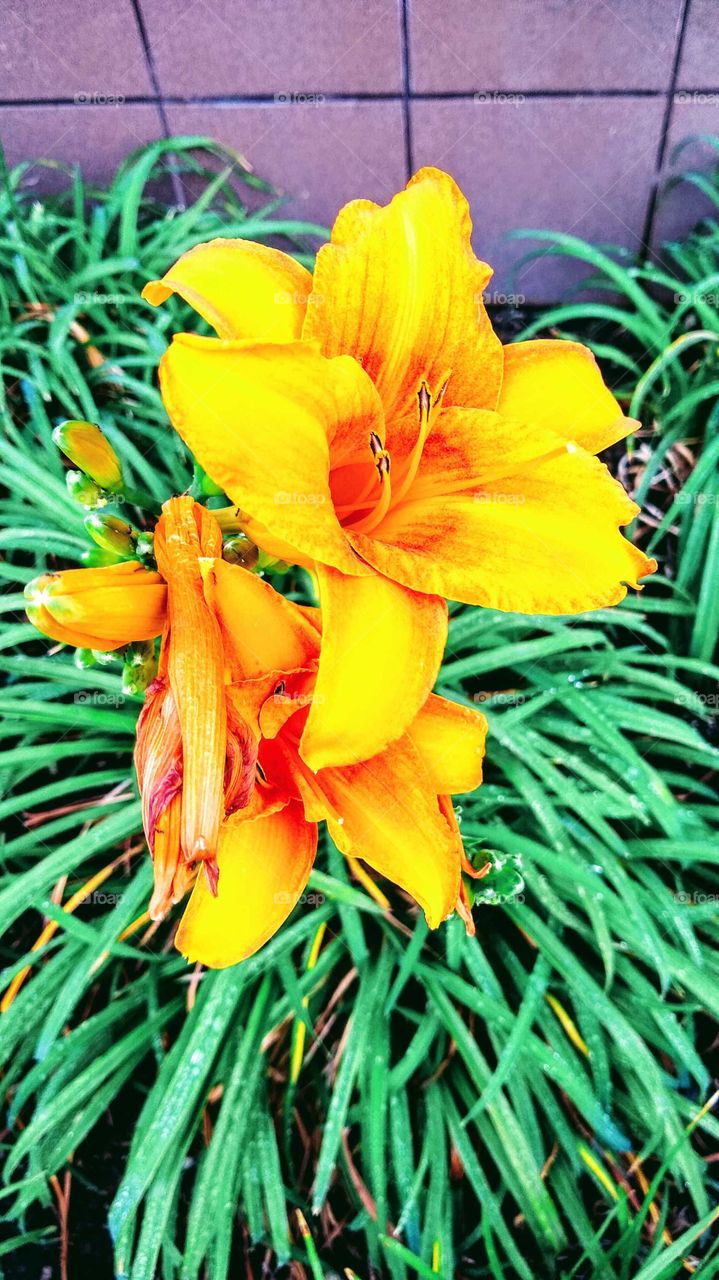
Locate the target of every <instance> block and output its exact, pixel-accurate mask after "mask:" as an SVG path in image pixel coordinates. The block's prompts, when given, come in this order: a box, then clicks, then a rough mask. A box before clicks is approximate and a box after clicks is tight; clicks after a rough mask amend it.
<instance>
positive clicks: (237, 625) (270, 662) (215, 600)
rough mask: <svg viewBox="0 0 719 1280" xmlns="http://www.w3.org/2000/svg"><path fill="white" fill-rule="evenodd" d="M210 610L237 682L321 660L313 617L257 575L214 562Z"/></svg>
mask: <svg viewBox="0 0 719 1280" xmlns="http://www.w3.org/2000/svg"><path fill="white" fill-rule="evenodd" d="M212 578H213V581H214V585H213V587H212V588H211V591H212V604H213V607H214V609H215V612H216V614H217V617H218V618H219V620H220V623H221V625H222V630H223V633H224V635H225V639H226V641H227V642H228V644H229V646H230V648H231V650H232V652H233V654H234V657H235V660H236V662H237V671H236V672H235V673H234V676H235V679H242V680H256V679H257V678H258V677H259V676H264V675H266V674H267V673H268V672H270V671H274V672H277V671H293V670H295V669H296V668H298V667H306V666H308V665H309V664H310V663H311V662H313V661H314V660H316V658H317V657H318V654H319V647H320V633H319V630H318V626H317V623H316V621H315V616H314V611H311V612H310V611H308V610H304V609H301V608H300V606H299V605H297V604H295V603H294V601H292V600H288V599H287V598H286V597H285V596H282V595H280V593H279V592H278V591H275V589H274V588H273V587H271V586H270V584H269V582H264V581H263V580H262V578H258V577H257V575H256V574H255V573H250V572H249V571H248V570H247V569H243V568H241V566H240V565H233V564H227V563H226V562H225V561H224V560H215V562H214V564H213V567H212Z"/></svg>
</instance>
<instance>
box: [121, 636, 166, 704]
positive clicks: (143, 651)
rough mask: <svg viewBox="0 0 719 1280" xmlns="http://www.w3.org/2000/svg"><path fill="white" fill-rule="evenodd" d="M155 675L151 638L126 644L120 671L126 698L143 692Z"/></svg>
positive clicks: (155, 662)
mask: <svg viewBox="0 0 719 1280" xmlns="http://www.w3.org/2000/svg"><path fill="white" fill-rule="evenodd" d="M156 675H157V659H156V657H155V646H154V644H153V642H152V641H151V640H147V641H145V642H144V643H140V642H138V643H136V644H131V645H129V646H128V648H127V650H126V652H125V666H124V668H123V672H122V692H123V693H124V694H126V695H127V697H128V698H134V697H137V696H138V695H139V694H141V693H144V692H145V690H146V689H147V688H148V686H149V685H151V684H152V681H153V680H154V679H155V676H156Z"/></svg>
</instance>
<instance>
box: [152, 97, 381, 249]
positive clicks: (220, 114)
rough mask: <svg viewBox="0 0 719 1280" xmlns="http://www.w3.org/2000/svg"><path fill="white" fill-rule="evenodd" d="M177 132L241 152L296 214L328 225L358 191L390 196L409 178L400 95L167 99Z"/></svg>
mask: <svg viewBox="0 0 719 1280" xmlns="http://www.w3.org/2000/svg"><path fill="white" fill-rule="evenodd" d="M168 120H169V125H170V129H171V131H172V132H173V133H192V134H207V135H209V136H211V137H214V138H216V139H217V140H218V141H219V142H223V143H225V144H226V145H227V146H230V147H233V148H234V149H235V150H237V151H239V152H241V153H242V154H243V155H244V156H246V157H247V159H248V160H249V161H250V163H251V164H252V165H253V167H254V168H255V169H256V171H257V172H258V173H259V174H260V175H261V176H262V177H263V178H267V179H268V180H269V181H270V182H272V183H274V185H275V186H276V187H277V188H278V189H279V190H281V191H283V192H287V193H288V195H290V196H291V197H292V199H291V201H290V202H289V204H288V206H287V210H288V212H289V213H290V215H291V216H292V217H299V218H304V219H309V220H311V221H313V222H320V223H323V224H325V225H329V224H330V223H331V222H332V221H333V219H334V217H335V214H336V213H337V210H338V209H339V208H340V207H341V205H343V204H345V203H346V201H348V200H352V199H354V198H355V197H356V196H364V197H366V198H368V199H371V200H378V201H381V202H383V203H384V202H385V201H387V200H388V199H389V198H390V197H391V196H392V195H393V194H394V192H395V191H397V190H398V189H399V188H400V187H402V186H403V185H404V181H405V173H404V146H403V134H402V109H401V105H400V104H399V103H397V102H352V103H349V102H325V103H322V104H320V105H318V106H308V105H298V104H294V103H293V104H281V103H269V104H263V105H250V106H232V107H207V106H172V105H171V106H169V107H168Z"/></svg>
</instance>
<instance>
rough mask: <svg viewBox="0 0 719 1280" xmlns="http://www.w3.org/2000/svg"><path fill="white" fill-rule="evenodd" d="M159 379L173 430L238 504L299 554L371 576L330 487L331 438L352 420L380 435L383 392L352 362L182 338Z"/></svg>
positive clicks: (361, 432)
mask: <svg viewBox="0 0 719 1280" xmlns="http://www.w3.org/2000/svg"><path fill="white" fill-rule="evenodd" d="M160 382H161V386H162V393H163V398H164V401H165V406H166V408H167V411H168V413H169V415H170V418H171V420H172V423H173V425H174V427H175V428H176V430H177V431H178V432H179V434H180V435H181V436H182V438H183V440H184V441H185V443H186V444H187V445H188V446H189V448H190V449H191V450H192V452H193V454H194V455H195V457H196V458H197V460H198V462H199V463H200V464H201V466H203V467H204V469H205V471H207V473H208V475H210V476H211V477H212V479H213V480H214V481H215V482H216V483H217V484H219V485H221V486H222V488H223V489H224V490H225V492H226V493H227V494H228V495H229V496H230V498H231V499H232V501H233V502H235V503H236V504H237V505H238V506H239V507H240V508H241V509H242V510H243V511H247V512H248V513H249V515H250V516H252V517H253V518H254V519H255V520H256V521H257V522H259V524H260V525H264V526H266V527H267V528H268V529H269V530H270V532H271V534H272V535H274V536H276V537H278V538H280V539H282V540H283V541H284V542H285V543H287V544H288V545H289V546H290V547H294V548H297V550H298V552H299V553H300V554H302V553H304V555H305V556H310V557H312V558H315V559H318V560H321V561H323V562H325V563H327V564H332V565H334V566H335V567H336V568H338V569H342V570H343V571H344V572H345V573H351V574H362V573H363V572H365V569H364V567H363V566H362V564H361V563H360V562H359V560H358V559H357V557H356V556H355V555H354V554H353V552H352V549H351V547H350V546H349V544H348V542H347V539H346V537H345V535H344V532H343V530H342V528H341V526H340V524H339V521H338V519H337V516H336V514H335V511H334V506H333V503H332V497H331V494H330V488H329V482H328V478H329V470H330V453H329V442H330V441H331V440H332V439H333V438H334V437H337V436H338V437H339V438H342V439H344V436H345V435H346V431H347V424H349V425H350V426H351V429H352V430H353V431H356V432H357V437H358V439H360V440H362V441H364V442H367V441H368V440H369V437H370V434H371V432H372V431H378V430H379V431H380V432H381V431H382V430H383V427H382V408H381V405H380V402H379V399H378V397H377V393H376V391H375V389H374V387H373V386H372V383H371V382H370V380H369V378H368V377H367V375H366V374H365V373H364V372H363V371H362V369H360V367H359V365H358V364H356V363H355V361H354V360H350V359H349V358H347V357H340V358H339V359H336V360H325V359H324V357H323V356H321V355H320V354H319V352H318V351H317V350H316V348H315V347H314V346H311V345H309V344H308V343H300V342H292V343H284V344H277V345H271V344H267V345H259V346H258V345H252V344H248V343H230V342H219V341H218V340H217V339H214V338H198V337H193V336H191V335H189V334H180V335H179V336H178V337H176V338H175V340H174V342H173V343H172V345H171V346H170V348H169V350H168V351H167V352H166V354H165V355H164V356H163V359H162V363H161V365H160ZM366 447H367V448H368V446H366Z"/></svg>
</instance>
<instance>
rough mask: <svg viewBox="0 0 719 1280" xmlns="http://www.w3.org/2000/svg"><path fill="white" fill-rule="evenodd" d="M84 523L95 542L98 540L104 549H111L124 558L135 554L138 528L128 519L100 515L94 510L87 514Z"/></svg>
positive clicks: (99, 545)
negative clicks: (134, 527) (128, 521)
mask: <svg viewBox="0 0 719 1280" xmlns="http://www.w3.org/2000/svg"><path fill="white" fill-rule="evenodd" d="M84 524H85V528H86V529H87V532H88V533H89V535H90V537H91V538H92V540H93V542H96V543H97V545H98V547H101V548H102V550H103V551H110V552H112V554H113V555H116V556H122V557H123V559H129V558H130V556H134V554H135V548H136V546H137V530H136V529H133V527H132V525H131V524H128V523H127V521H126V520H120V518H119V517H118V516H106V515H100V514H99V513H98V512H96V511H93V513H92V515H89V516H85V521H84Z"/></svg>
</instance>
